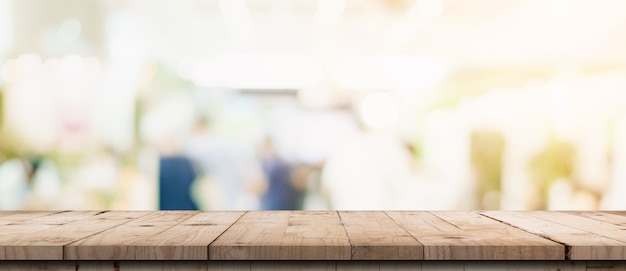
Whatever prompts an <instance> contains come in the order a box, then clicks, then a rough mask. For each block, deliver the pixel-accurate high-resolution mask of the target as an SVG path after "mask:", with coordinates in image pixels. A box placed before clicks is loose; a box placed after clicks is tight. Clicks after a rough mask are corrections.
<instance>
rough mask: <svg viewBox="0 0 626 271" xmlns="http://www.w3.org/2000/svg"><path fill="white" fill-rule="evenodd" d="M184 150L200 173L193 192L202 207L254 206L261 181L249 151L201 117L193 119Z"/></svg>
mask: <svg viewBox="0 0 626 271" xmlns="http://www.w3.org/2000/svg"><path fill="white" fill-rule="evenodd" d="M184 153H185V155H186V156H187V157H189V158H190V159H191V160H192V161H193V162H194V164H195V165H196V167H197V169H198V172H199V173H200V176H199V177H200V178H199V180H198V182H197V183H196V189H195V190H194V193H195V194H196V197H197V198H198V201H200V202H203V204H204V206H203V209H214V210H215V209H219V210H246V209H257V208H258V195H259V194H261V193H262V191H263V190H265V187H264V186H265V185H264V182H265V181H264V179H263V174H262V172H261V171H262V170H261V169H260V166H259V164H258V163H257V161H256V160H255V159H254V155H253V154H252V153H249V152H247V151H246V150H245V149H244V148H242V147H240V146H237V145H235V144H234V143H232V142H230V141H229V140H228V139H226V138H222V137H220V136H219V135H217V134H215V133H213V132H212V131H211V129H210V126H209V124H208V123H207V120H205V119H203V118H198V119H197V120H196V123H195V125H194V128H193V130H192V134H191V137H190V138H189V140H188V141H187V142H186V144H185V147H184Z"/></svg>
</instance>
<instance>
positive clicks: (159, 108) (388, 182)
mask: <svg viewBox="0 0 626 271" xmlns="http://www.w3.org/2000/svg"><path fill="white" fill-rule="evenodd" d="M624 10H626V2H625V1H621V0H598V1H586V0H507V1H499V0H473V1H465V0H298V1H291V0H187V1H173V0H124V1H120V0H101V1H100V0H88V1H85V0H55V1H46V0H19V1H17V0H0V75H1V76H0V209H9V210H15V209H40V210H46V209H133V210H134V209H137V210H139V209H145V210H153V209H203V210H236V209H370V210H377V209H426V210H436V209H447V210H453V209H460V210H463V209H513V210H533V209H550V210H557V209H624V208H626V198H624V197H623V194H624V193H625V192H626V16H624ZM621 195H622V196H621Z"/></svg>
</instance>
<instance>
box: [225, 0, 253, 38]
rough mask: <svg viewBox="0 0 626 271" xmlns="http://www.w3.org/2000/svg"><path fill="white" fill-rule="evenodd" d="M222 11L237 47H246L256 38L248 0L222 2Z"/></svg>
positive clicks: (226, 0)
mask: <svg viewBox="0 0 626 271" xmlns="http://www.w3.org/2000/svg"><path fill="white" fill-rule="evenodd" d="M220 10H221V11H222V15H223V16H224V20H225V21H226V23H227V24H228V29H229V32H230V34H231V36H232V39H233V42H234V43H235V45H236V46H238V47H245V46H246V45H248V44H249V43H250V42H251V41H253V40H254V39H255V38H256V32H255V29H254V25H253V23H252V18H251V14H250V9H249V8H248V4H247V3H246V0H220Z"/></svg>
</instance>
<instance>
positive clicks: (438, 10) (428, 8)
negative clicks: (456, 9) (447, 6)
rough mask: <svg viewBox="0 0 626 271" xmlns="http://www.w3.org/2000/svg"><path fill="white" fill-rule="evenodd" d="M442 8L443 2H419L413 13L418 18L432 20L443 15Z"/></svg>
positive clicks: (436, 0) (431, 0) (421, 0)
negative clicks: (415, 13)
mask: <svg viewBox="0 0 626 271" xmlns="http://www.w3.org/2000/svg"><path fill="white" fill-rule="evenodd" d="M443 8H444V5H443V0H419V1H417V4H416V5H415V9H416V10H415V11H414V12H417V14H418V15H419V16H420V17H423V18H426V19H430V20H432V19H434V18H437V17H440V16H441V15H442V14H443Z"/></svg>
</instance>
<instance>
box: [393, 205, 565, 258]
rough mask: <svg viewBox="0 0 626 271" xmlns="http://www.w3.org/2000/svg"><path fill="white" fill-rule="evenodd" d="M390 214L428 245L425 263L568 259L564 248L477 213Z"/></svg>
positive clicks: (396, 212) (425, 249)
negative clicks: (437, 261)
mask: <svg viewBox="0 0 626 271" xmlns="http://www.w3.org/2000/svg"><path fill="white" fill-rule="evenodd" d="M387 214H388V215H389V216H390V217H391V218H392V219H394V220H395V221H396V222H397V223H398V224H400V226H402V227H403V228H404V229H405V230H406V231H408V232H409V233H410V234H411V235H413V236H414V237H415V238H417V240H418V241H419V242H420V243H422V244H423V245H424V259H425V260H558V259H564V252H565V249H564V247H563V246H562V245H560V244H557V243H554V242H552V241H550V240H547V239H544V238H541V237H538V236H535V235H532V234H529V233H527V232H524V231H521V230H519V229H515V228H512V227H509V226H507V225H504V224H502V223H499V222H497V221H494V220H492V219H489V218H485V217H482V216H481V215H479V214H477V213H474V212H433V213H430V212H419V211H413V212H398V211H394V212H387ZM466 220H471V221H468V222H465V221H466Z"/></svg>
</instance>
